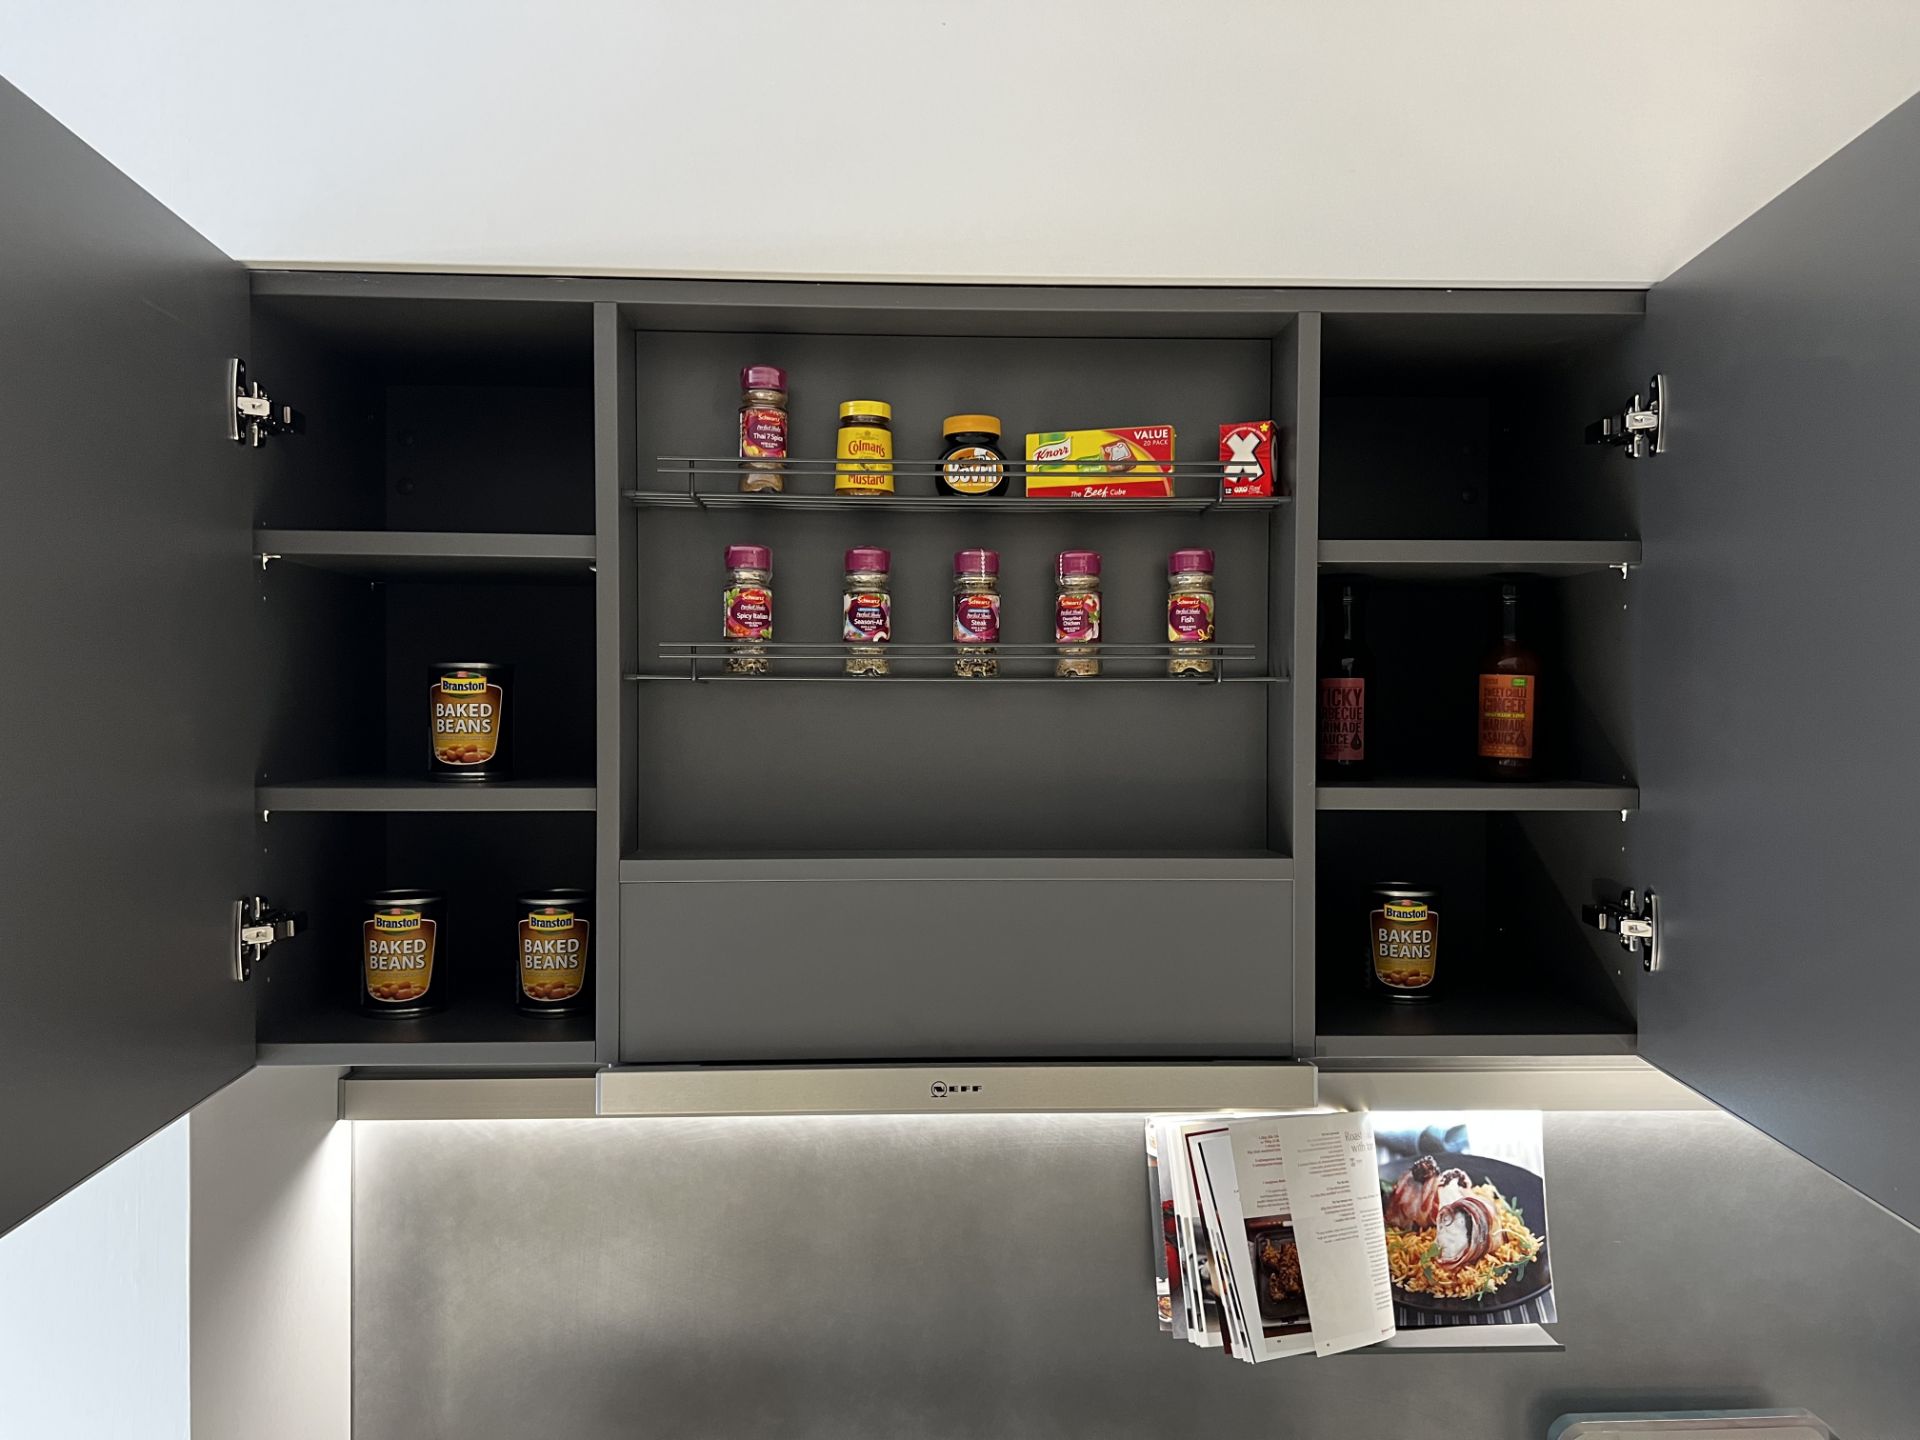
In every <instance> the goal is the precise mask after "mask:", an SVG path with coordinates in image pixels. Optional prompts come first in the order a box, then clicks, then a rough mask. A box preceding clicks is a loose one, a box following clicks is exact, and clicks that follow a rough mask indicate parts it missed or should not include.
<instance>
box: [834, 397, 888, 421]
mask: <svg viewBox="0 0 1920 1440" xmlns="http://www.w3.org/2000/svg"><path fill="white" fill-rule="evenodd" d="M853 415H878V416H879V417H880V418H881V419H882V420H891V419H892V418H893V406H891V405H889V404H888V403H887V402H886V401H884V400H846V401H843V402H841V405H840V418H841V419H842V420H845V419H847V418H848V417H849V416H853Z"/></svg>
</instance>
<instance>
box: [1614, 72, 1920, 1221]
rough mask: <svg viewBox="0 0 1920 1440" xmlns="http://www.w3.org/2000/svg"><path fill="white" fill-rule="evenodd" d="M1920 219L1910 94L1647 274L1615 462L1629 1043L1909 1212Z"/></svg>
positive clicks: (1917, 1186)
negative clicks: (1655, 384)
mask: <svg viewBox="0 0 1920 1440" xmlns="http://www.w3.org/2000/svg"><path fill="white" fill-rule="evenodd" d="M1916 217H1920V100H1913V101H1909V102H1908V103H1907V104H1906V105H1904V106H1902V107H1901V108H1900V109H1899V110H1896V111H1895V112H1894V113H1893V114H1892V115H1891V116H1889V117H1888V118H1887V119H1885V120H1883V121H1882V122H1881V123H1880V124H1878V125H1877V126H1875V127H1874V128H1873V129H1871V130H1869V131H1868V132H1867V133H1866V134H1865V135H1863V136H1862V137H1860V138H1859V139H1858V140H1856V141H1855V142H1854V143H1853V144H1851V145H1849V146H1848V147H1847V148H1846V149H1844V150H1842V151H1841V152H1840V153H1839V154H1838V155H1836V156H1834V157H1833V158H1832V159H1831V160H1829V161H1827V162H1826V163H1825V164H1824V165H1822V166H1820V168H1819V169H1817V170H1815V171H1814V172H1813V173H1812V174H1810V175H1808V176H1807V177H1806V178H1805V179H1804V180H1802V181H1801V182H1800V183H1799V184H1797V185H1795V186H1794V187H1793V188H1792V189H1790V190H1788V191H1787V192H1786V193H1785V194H1783V195H1781V196H1780V197H1779V198H1778V199H1776V200H1775V201H1773V202H1772V203H1771V204H1769V205H1768V206H1767V207H1766V208H1765V209H1763V210H1761V211H1759V212H1758V213H1757V214H1755V215H1754V216H1753V217H1752V218H1751V219H1749V220H1747V221H1746V222H1744V223H1743V224H1741V225H1740V226H1738V227H1737V228H1736V229H1734V230H1733V231H1732V232H1731V233H1730V234H1728V235H1727V236H1726V237H1725V238H1724V239H1722V240H1720V241H1719V242H1718V243H1716V244H1715V245H1714V246H1712V247H1711V248H1710V249H1708V250H1707V251H1705V252H1704V253H1703V254H1701V255H1700V256H1699V257H1698V258H1696V259H1695V260H1693V261H1692V262H1690V263H1689V264H1688V265H1686V266H1685V267H1684V268H1683V269H1681V270H1680V271H1678V272H1677V273H1676V274H1675V275H1674V276H1673V277H1672V278H1671V279H1670V280H1667V281H1664V282H1662V283H1661V284H1659V285H1656V286H1655V287H1654V288H1653V290H1652V292H1651V294H1650V295H1649V297H1648V303H1647V340H1648V348H1647V350H1646V352H1645V358H1646V361H1647V368H1648V369H1649V370H1651V369H1653V368H1658V369H1659V370H1661V371H1664V372H1665V373H1666V374H1667V376H1668V379H1669V387H1668V390H1669V394H1668V400H1667V404H1668V405H1669V407H1670V410H1669V414H1668V417H1667V435H1668V438H1667V444H1668V453H1666V454H1664V455H1657V456H1653V457H1650V458H1648V459H1643V460H1639V461H1628V460H1626V459H1624V458H1622V459H1620V460H1618V462H1617V463H1619V464H1622V465H1626V464H1635V465H1637V466H1638V467H1639V472H1640V473H1639V475H1638V477H1637V478H1638V480H1639V482H1640V497H1641V517H1642V533H1643V535H1644V539H1645V555H1646V566H1645V569H1644V570H1642V571H1641V572H1640V573H1639V574H1638V575H1636V577H1635V579H1634V584H1633V587H1632V588H1633V591H1634V594H1633V598H1632V603H1633V604H1634V605H1635V606H1636V607H1637V610H1638V619H1637V623H1636V626H1635V642H1634V643H1635V655H1636V661H1635V664H1636V675H1635V697H1634V699H1635V710H1636V714H1637V716H1638V721H1637V729H1638V741H1639V764H1640V785H1641V802H1642V809H1643V813H1642V815H1641V817H1640V819H1639V820H1638V821H1637V822H1635V823H1636V825H1637V827H1638V831H1639V833H1638V836H1637V839H1636V843H1635V845H1634V855H1633V870H1634V879H1635V880H1636V882H1637V883H1638V884H1639V885H1641V886H1644V887H1649V888H1651V889H1653V890H1654V891H1655V892H1657V894H1658V897H1659V902H1658V903H1659V907H1660V929H1661V932H1662V933H1661V947H1660V949H1661V966H1660V969H1659V970H1658V971H1657V972H1656V973H1653V974H1650V975H1646V976H1644V977H1643V983H1642V986H1641V990H1640V995H1641V1000H1640V1034H1641V1046H1642V1050H1643V1053H1644V1054H1645V1056H1646V1058H1647V1059H1649V1060H1651V1061H1652V1062H1653V1063H1655V1064H1657V1065H1659V1066H1661V1067H1663V1068H1664V1069H1666V1070H1668V1071H1670V1072H1671V1073H1672V1074H1673V1075H1675V1076H1676V1077H1678V1078H1679V1079H1681V1080H1683V1081H1685V1082H1686V1083H1687V1084H1689V1085H1691V1086H1693V1087H1695V1088H1696V1089H1698V1090H1700V1091H1702V1092H1704V1093H1705V1094H1706V1095H1708V1096H1710V1097H1711V1098H1712V1099H1714V1100H1715V1101H1717V1102H1719V1103H1720V1104H1722V1105H1723V1106H1725V1107H1726V1108H1727V1109H1729V1110H1732V1111H1734V1112H1735V1113H1737V1114H1739V1115H1741V1116H1742V1117H1744V1118H1745V1119H1747V1120H1749V1121H1751V1122H1752V1123H1753V1124H1755V1125H1757V1126H1759V1127H1760V1128H1761V1129H1762V1130H1765V1131H1767V1132H1768V1133H1769V1134H1771V1135H1773V1136H1774V1137H1775V1138H1777V1139H1779V1140H1781V1141H1783V1142H1784V1143H1785V1144H1787V1145H1789V1146H1791V1147H1792V1148H1793V1149H1795V1150H1798V1151H1799V1152H1800V1153H1801V1154H1803V1155H1805V1156H1807V1157H1808V1158H1809V1159H1811V1160H1813V1161H1814V1162H1815V1163H1817V1164H1819V1165H1821V1166H1823V1167H1825V1168H1826V1169H1827V1170H1829V1171H1831V1172H1833V1173H1834V1174H1835V1175H1837V1176H1839V1177H1840V1178H1841V1179H1843V1180H1845V1181H1847V1182H1848V1183H1850V1184H1852V1185H1854V1186H1855V1187H1856V1188H1858V1189H1860V1190H1863V1191H1865V1192H1866V1193H1867V1194H1869V1195H1871V1196H1872V1197H1873V1198H1874V1199H1876V1200H1878V1201H1879V1202H1880V1203H1881V1204H1883V1205H1885V1206H1887V1207H1888V1208H1889V1209H1891V1210H1893V1211H1895V1212H1897V1213H1898V1214H1900V1215H1902V1216H1904V1217H1906V1218H1907V1219H1908V1220H1915V1221H1920V1145H1916V1144H1915V1143H1914V1136H1915V1125H1914V1104H1915V1097H1916V1095H1920V1045H1916V1043H1915V1027H1916V1017H1920V963H1916V960H1915V956H1916V954H1917V953H1920V948H1917V947H1916V941H1915V939H1914V936H1915V934H1916V933H1917V932H1916V929H1915V923H1914V915H1915V912H1916V907H1917V906H1920V887H1916V883H1915V882H1916V866H1917V865H1920V667H1916V664H1915V654H1916V643H1917V642H1916V637H1920V583H1916V578H1915V577H1916V564H1915V557H1916V554H1920V463H1917V462H1916V457H1917V456H1920V444H1917V443H1916V438H1915V437H1916V415H1917V414H1920V251H1916V248H1915V242H1914V234H1915V228H1914V227H1915V219H1916ZM1645 380H1646V376H1645V375H1635V376H1632V377H1623V384H1624V385H1626V386H1629V387H1630V386H1632V385H1634V384H1639V385H1642V386H1644V384H1645ZM1621 398H1622V399H1623V400H1624V399H1625V398H1626V396H1625V394H1624V393H1623V394H1622V396H1621Z"/></svg>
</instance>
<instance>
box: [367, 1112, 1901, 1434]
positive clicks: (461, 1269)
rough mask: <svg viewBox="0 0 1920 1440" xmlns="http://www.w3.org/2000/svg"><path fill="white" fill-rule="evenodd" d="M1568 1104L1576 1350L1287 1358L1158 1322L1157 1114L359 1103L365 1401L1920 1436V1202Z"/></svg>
mask: <svg viewBox="0 0 1920 1440" xmlns="http://www.w3.org/2000/svg"><path fill="white" fill-rule="evenodd" d="M1546 1125H1547V1175H1548V1194H1549V1203H1550V1205H1551V1208H1552V1231H1553V1247H1554V1255H1553V1262H1554V1276H1555V1279H1556V1281H1557V1284H1558V1290H1559V1300H1560V1310H1561V1314H1562V1315H1563V1316H1564V1317H1565V1318H1564V1320H1563V1321H1562V1323H1561V1324H1560V1325H1558V1326H1556V1327H1555V1334H1556V1335H1557V1337H1558V1338H1559V1339H1560V1340H1562V1341H1563V1342H1565V1345H1566V1349H1565V1351H1564V1352H1559V1353H1526V1354H1472V1355H1431V1356H1428V1355H1417V1354H1416V1355H1407V1354H1397V1355H1381V1354H1367V1353H1364V1352H1362V1353H1358V1354H1353V1355H1344V1356H1338V1357H1335V1358H1332V1359H1327V1360H1318V1359H1313V1358H1310V1357H1308V1358H1301V1359H1297V1360H1292V1361H1289V1362H1287V1363H1285V1364H1279V1363H1274V1364H1269V1365H1265V1366H1261V1367H1259V1368H1258V1369H1253V1368H1250V1367H1245V1366H1241V1365H1239V1364H1237V1363H1235V1362H1234V1361H1231V1360H1228V1359H1226V1358H1224V1357H1222V1356H1220V1355H1219V1354H1217V1353H1215V1354H1202V1353H1200V1352H1199V1351H1196V1350H1193V1349H1190V1348H1189V1347H1187V1346H1186V1345H1183V1344H1179V1343H1177V1342H1175V1341H1173V1340H1171V1339H1168V1338H1164V1337H1162V1336H1161V1335H1160V1334H1159V1333H1158V1331H1157V1329H1156V1326H1155V1323H1154V1318H1153V1301H1152V1274H1151V1268H1150V1267H1151V1261H1150V1258H1149V1253H1150V1252H1149V1250H1148V1241H1147V1218H1146V1215H1145V1202H1144V1196H1143V1191H1142V1173H1141V1159H1140V1127H1139V1123H1138V1121H1137V1120H1134V1119H1131V1118H1097V1119H1096V1118H1085V1117H1024V1118H1020V1119H999V1118H987V1117H979V1118H973V1117H967V1118H961V1117H943V1118H941V1119H937V1120H927V1119H921V1120H917V1121H916V1120H902V1119H886V1118H872V1119H867V1118H862V1119H832V1120H828V1119H820V1118H814V1119H805V1120H739V1119H736V1120H727V1121H718V1122H715V1121H647V1120H633V1121H591V1120H588V1121H452V1122H425V1123H421V1122H386V1123H370V1124H359V1125H356V1126H355V1127H354V1145H355V1157H354V1185H355V1193H354V1217H353V1235H354V1435H355V1437H356V1440H412V1437H416V1436H436V1437H437V1436H455V1435H457V1436H462V1437H465V1440H520V1437H523V1436H530V1435H542V1436H544V1435H554V1436H566V1437H568V1440H614V1437H622V1440H624V1437H629V1436H634V1435H663V1436H664V1435H671V1436H679V1437H686V1440H755V1437H769V1440H772V1437H779V1440H808V1437H821V1440H869V1437H870V1440H976V1437H977V1440H1043V1437H1044V1440H1056V1437H1068V1436H1073V1437H1082V1436H1098V1437H1101V1440H1164V1437H1167V1436H1172V1435H1190V1434H1202V1433H1206V1434H1214V1435H1247V1436H1262V1437H1271V1440H1349V1437H1351V1440H1375V1437H1380V1436H1396V1435H1416V1434H1426V1433H1429V1432H1435V1431H1438V1432H1444V1433H1446V1434H1450V1435H1459V1436H1474V1437H1481V1436H1485V1437H1496V1436H1497V1437H1502V1440H1529V1437H1533V1440H1537V1437H1540V1436H1544V1435H1545V1434H1546V1430H1547V1426H1548V1424H1549V1423H1550V1422H1551V1421H1552V1419H1553V1418H1554V1417H1555V1416H1556V1415H1559V1414H1561V1413H1563V1412H1567V1411H1575V1410H1616V1409H1619V1410H1633V1409H1642V1408H1665V1407H1688V1408H1691V1407H1707V1406H1761V1405H1802V1406H1806V1407H1809V1408H1811V1409H1813V1410H1814V1411H1816V1412H1817V1413H1819V1414H1820V1415H1821V1416H1823V1417H1824V1418H1825V1419H1826V1420H1827V1421H1828V1422H1829V1423H1831V1424H1832V1425H1834V1426H1835V1427H1836V1428H1837V1429H1838V1430H1839V1432H1840V1433H1841V1434H1843V1435H1847V1436H1853V1437H1862V1440H1865V1437H1892V1436H1896V1435H1909V1434H1911V1433H1912V1430H1913V1423H1912V1422H1913V1414H1912V1397H1913V1384H1912V1373H1911V1364H1910V1359H1909V1351H1910V1348H1911V1347H1910V1345H1909V1344H1908V1343H1907V1342H1908V1339H1909V1337H1911V1336H1912V1335H1913V1334H1914V1333H1916V1331H1920V1237H1917V1236H1916V1235H1915V1234H1914V1232H1913V1231H1911V1230H1910V1229H1908V1228H1907V1227H1906V1226H1904V1225H1901V1224H1900V1223H1899V1222H1897V1221H1895V1220H1894V1219H1892V1218H1891V1217H1890V1216H1888V1215H1887V1214H1885V1213H1884V1212H1882V1211H1880V1210H1878V1209H1876V1208H1875V1207H1874V1206H1872V1205H1870V1204H1869V1203H1867V1202H1866V1201H1864V1200H1862V1199H1861V1198H1860V1197H1858V1196H1857V1195H1854V1194H1852V1193H1851V1192H1849V1191H1847V1190H1846V1189H1845V1188H1844V1187H1842V1186H1840V1185H1837V1184H1835V1183H1834V1182H1833V1181H1832V1180H1831V1179H1829V1178H1828V1177H1827V1176H1825V1175H1822V1174H1821V1173H1820V1172H1819V1171H1818V1170H1816V1169H1815V1168H1814V1167H1813V1166H1811V1165H1808V1164H1806V1163H1805V1162H1804V1161H1801V1160H1799V1159H1798V1158H1796V1157H1795V1156H1793V1155H1791V1154H1789V1153H1788V1152H1786V1151H1785V1150H1783V1149H1782V1148H1780V1147H1779V1146H1777V1145H1775V1144H1773V1143H1772V1142H1770V1141H1768V1140H1767V1139H1766V1138H1765V1137H1763V1136H1761V1135H1758V1134H1756V1133H1755V1132H1754V1131H1752V1130H1750V1129H1748V1128H1747V1127H1745V1126H1743V1125H1741V1124H1740V1123H1739V1122H1738V1121H1735V1120H1733V1119H1732V1118H1730V1117H1728V1116H1725V1115H1720V1114H1715V1113H1698V1114H1684V1115H1682V1114H1661V1115H1651V1114H1612V1115H1593V1114H1579V1113H1574V1114H1559V1115H1551V1116H1548V1117H1547V1121H1546Z"/></svg>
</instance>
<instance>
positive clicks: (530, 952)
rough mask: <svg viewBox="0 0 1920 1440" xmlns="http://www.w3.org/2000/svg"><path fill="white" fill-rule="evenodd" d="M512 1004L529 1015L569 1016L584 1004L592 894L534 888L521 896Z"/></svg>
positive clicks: (589, 961)
mask: <svg viewBox="0 0 1920 1440" xmlns="http://www.w3.org/2000/svg"><path fill="white" fill-rule="evenodd" d="M514 913H515V914H516V915H517V916H518V917H519V935H518V942H519V951H518V958H517V960H516V962H515V971H516V973H515V977H514V986H513V1003H514V1004H515V1006H517V1007H518V1008H519V1009H521V1010H524V1011H525V1012H527V1013H528V1014H530V1015H572V1014H575V1013H577V1012H579V1011H581V1010H584V1009H586V1008H587V1005H588V1004H589V1003H590V1002H589V996H588V979H589V977H590V976H591V975H592V974H593V951H592V949H591V947H590V946H589V944H588V939H589V932H591V931H592V929H593V894H592V892H591V891H587V890H535V891H533V892H531V893H530V894H526V895H522V896H521V897H520V903H519V905H518V906H517V907H515V912H514Z"/></svg>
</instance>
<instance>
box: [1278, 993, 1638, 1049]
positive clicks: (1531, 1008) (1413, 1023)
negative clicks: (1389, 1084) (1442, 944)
mask: <svg viewBox="0 0 1920 1440" xmlns="http://www.w3.org/2000/svg"><path fill="white" fill-rule="evenodd" d="M1329 991H1331V992H1332V993H1329ZM1637 1048H1638V1045H1637V1038H1636V1035H1635V1031H1634V1025H1633V1022H1632V1021H1631V1020H1629V1019H1626V1018H1625V1017H1623V1016H1619V1015H1611V1014H1608V1013H1606V1012H1604V1011H1601V1010H1596V1009H1594V1008H1592V1007H1591V1006H1588V1005H1585V1004H1582V1003H1581V1002H1579V1001H1575V1000H1569V999H1563V998H1560V997H1558V996H1555V995H1552V994H1533V993H1527V992H1524V991H1520V992H1514V993H1507V992H1492V991H1485V990H1477V991H1474V992H1471V993H1461V994H1453V995H1444V996H1440V997H1437V998H1435V999H1433V1000H1430V1001H1425V1002H1395V1001H1392V1000H1376V999H1373V998H1372V997H1370V996H1367V995H1365V994H1359V993H1355V992H1353V991H1352V990H1350V989H1349V990H1342V989H1341V988H1338V987H1334V986H1329V985H1326V984H1324V983H1323V984H1322V986H1321V993H1320V1010H1319V1016H1318V1027H1317V1033H1316V1037H1315V1042H1314V1054H1315V1055H1316V1056H1319V1057H1321V1058H1325V1059H1343V1060H1344V1059H1369V1060H1420V1059H1458V1058H1462V1057H1468V1056H1492V1057H1507V1056H1554V1057H1565V1056H1618V1055H1632V1054H1634V1053H1635V1051H1636V1049H1637Z"/></svg>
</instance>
